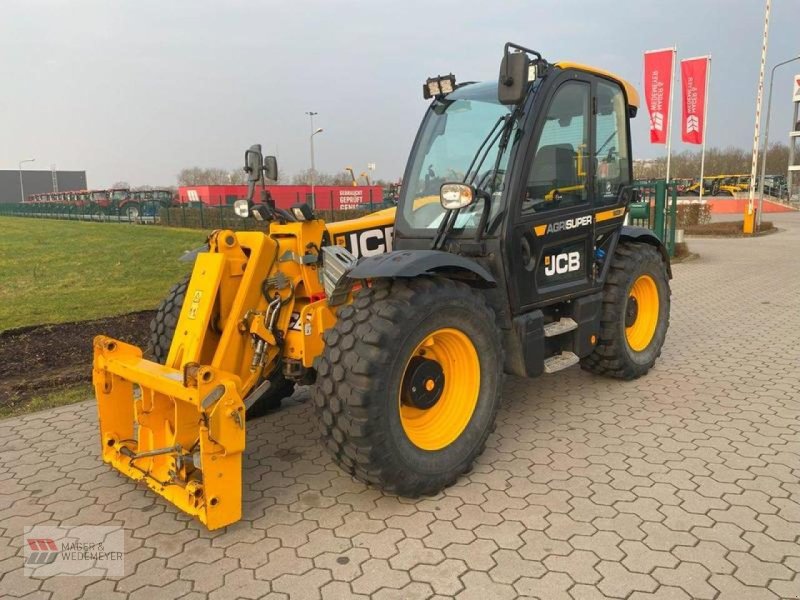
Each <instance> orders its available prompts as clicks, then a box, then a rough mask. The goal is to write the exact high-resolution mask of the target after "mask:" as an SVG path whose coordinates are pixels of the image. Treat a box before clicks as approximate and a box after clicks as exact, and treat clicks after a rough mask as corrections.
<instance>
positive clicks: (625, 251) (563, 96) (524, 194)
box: [93, 43, 671, 529]
mask: <svg viewBox="0 0 800 600" xmlns="http://www.w3.org/2000/svg"><path fill="white" fill-rule="evenodd" d="M423 96H424V97H425V98H426V99H429V100H430V106H429V107H428V109H427V111H426V113H425V116H424V119H423V121H422V125H421V126H420V129H419V132H418V134H417V137H416V140H415V141H414V144H413V147H412V149H411V153H410V158H409V161H408V165H407V167H406V171H405V176H404V178H403V187H402V191H401V196H400V199H399V202H398V205H397V207H396V208H391V209H387V210H384V211H380V212H377V213H374V214H372V215H368V216H366V217H364V218H361V219H357V220H352V221H343V222H336V223H325V222H324V221H323V220H321V219H320V218H318V217H317V216H316V215H315V214H314V213H313V211H312V209H311V208H310V207H309V206H308V205H306V204H298V205H295V206H293V207H292V208H291V209H289V210H287V209H280V208H276V207H275V206H274V204H272V203H270V202H268V201H267V202H260V203H254V202H253V201H252V200H253V197H254V195H255V194H256V190H257V186H258V184H259V183H262V184H263V181H264V179H265V178H267V179H273V178H275V176H276V174H277V164H276V160H275V158H274V157H266V158H265V157H263V156H262V153H261V148H260V146H253V147H252V148H250V149H249V150H247V152H246V153H245V171H246V173H247V176H248V180H249V182H250V192H249V196H248V198H247V199H242V200H240V201H237V203H236V205H235V210H236V212H237V214H239V215H240V216H242V217H253V218H255V219H257V220H260V221H263V222H264V230H263V231H257V232H235V231H229V230H218V231H214V232H213V233H212V234H211V235H210V237H209V239H208V244H207V246H206V247H205V248H204V249H202V251H199V252H197V253H196V254H195V264H194V269H193V271H192V274H191V277H190V278H189V279H188V280H185V281H182V282H180V283H178V284H176V285H175V286H174V287H173V288H172V290H171V291H170V294H169V296H168V297H167V298H166V299H165V301H164V302H163V303H162V305H161V307H160V308H159V310H158V313H157V315H156V317H155V319H154V321H153V323H152V326H151V339H152V343H151V346H152V348H151V350H152V352H151V354H150V355H148V356H147V357H145V356H144V355H143V352H142V350H141V349H139V348H136V347H134V346H131V345H129V344H125V343H123V342H121V341H117V340H114V339H110V338H108V337H105V336H98V337H97V338H96V339H95V341H94V370H93V378H94V386H95V390H96V395H97V404H98V411H99V420H100V439H101V449H102V457H103V460H104V461H105V462H107V463H109V464H111V465H112V466H113V467H115V468H116V469H118V470H119V471H121V472H122V473H124V474H125V475H127V476H129V477H131V478H132V479H135V480H141V481H144V482H145V483H146V484H147V485H148V486H149V487H150V488H151V489H152V490H154V491H155V492H157V493H158V494H160V495H161V496H163V497H164V498H166V499H167V500H169V501H170V502H172V503H174V504H175V505H176V506H178V507H179V508H180V509H181V510H183V511H185V512H187V513H189V514H191V515H194V516H195V517H197V518H199V519H200V520H201V521H202V522H203V523H204V524H205V525H206V526H207V527H208V528H210V529H214V528H218V527H223V526H225V525H228V524H230V523H233V522H235V521H237V520H238V519H239V518H240V517H241V489H242V484H241V469H242V452H243V450H244V448H245V429H246V427H247V419H248V418H250V417H253V416H255V415H258V414H262V413H263V412H265V411H266V410H267V409H269V408H271V407H275V406H277V405H278V404H279V403H280V401H281V399H282V398H284V397H286V396H288V395H290V394H291V393H292V390H293V387H294V386H295V385H296V384H309V385H312V386H313V388H312V398H313V404H314V411H315V415H316V419H317V421H318V425H319V431H320V435H321V438H322V443H323V444H324V445H325V446H326V448H327V449H328V451H329V452H330V454H331V456H332V457H333V459H334V461H335V462H336V463H337V464H338V465H339V466H340V467H341V468H342V469H343V470H345V471H347V472H348V473H351V474H352V475H354V476H355V477H357V478H358V479H360V480H361V481H364V482H367V483H371V484H375V485H378V486H380V487H382V488H383V489H386V490H388V491H391V492H393V493H397V494H400V495H406V496H412V497H413V496H418V495H421V494H430V493H435V492H437V491H439V490H441V489H442V488H444V487H445V486H448V485H450V484H452V483H453V482H455V481H456V479H457V478H458V477H459V476H460V475H461V474H463V473H464V472H466V471H467V470H468V469H469V468H470V465H471V464H472V462H473V460H474V459H475V458H476V457H477V456H478V455H479V454H480V453H481V451H482V450H483V448H484V445H485V443H486V439H487V437H488V435H489V433H490V431H491V430H492V428H493V425H494V421H495V416H496V413H497V410H498V407H499V405H500V394H501V384H502V381H503V373H504V372H505V373H510V374H513V375H517V376H522V377H534V376H537V375H540V374H542V373H553V372H556V371H559V370H561V369H564V368H567V367H569V366H571V365H574V364H578V363H580V365H581V366H582V367H583V368H584V369H587V370H589V371H591V372H594V373H599V374H603V375H610V376H614V377H619V378H623V379H632V378H635V377H639V376H641V375H644V374H645V373H647V371H648V370H649V369H650V368H651V367H652V366H653V364H654V362H655V360H656V358H657V357H658V356H659V354H660V352H661V347H662V344H663V342H664V337H665V335H666V331H667V326H668V321H669V305H670V289H669V279H670V277H671V272H670V264H669V258H668V255H667V252H666V250H665V249H664V247H663V245H662V244H661V242H660V241H659V240H658V238H657V237H656V236H655V235H653V233H652V232H650V231H649V230H647V229H642V228H636V227H629V226H626V225H624V219H625V215H626V211H627V207H628V204H629V203H630V202H631V200H632V198H633V197H634V192H633V189H632V187H631V186H630V184H631V173H632V164H631V151H630V146H631V144H630V127H629V120H630V118H632V117H633V116H635V114H636V111H637V107H638V103H639V100H638V96H637V94H636V91H635V90H634V89H633V88H632V86H630V85H629V84H628V83H626V82H625V81H623V80H622V79H620V78H619V77H616V76H614V75H612V74H610V73H608V72H606V71H603V70H600V69H596V68H592V67H588V66H584V65H580V64H575V63H566V62H561V63H550V62H548V61H546V60H545V59H544V58H542V56H541V54H539V53H538V52H536V51H534V50H531V49H528V48H524V47H521V46H518V45H516V44H511V43H508V44H506V45H505V48H504V51H503V57H502V61H501V66H500V72H499V77H498V81H497V82H486V83H465V84H460V85H458V84H456V81H455V77H454V76H453V75H452V74H450V75H447V76H437V77H432V78H430V79H428V80H427V81H426V82H425V84H424V87H423Z"/></svg>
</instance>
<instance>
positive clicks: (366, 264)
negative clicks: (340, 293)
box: [347, 250, 497, 288]
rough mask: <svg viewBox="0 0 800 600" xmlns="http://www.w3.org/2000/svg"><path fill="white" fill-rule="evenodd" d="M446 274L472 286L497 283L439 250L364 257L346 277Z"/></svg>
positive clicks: (477, 268)
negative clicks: (463, 280)
mask: <svg viewBox="0 0 800 600" xmlns="http://www.w3.org/2000/svg"><path fill="white" fill-rule="evenodd" d="M420 275H449V276H454V277H456V278H458V279H466V280H467V283H469V284H471V285H474V286H476V287H482V288H486V287H495V286H496V285H497V282H496V281H495V279H494V277H492V275H491V273H489V271H487V270H486V269H485V268H484V267H483V266H481V265H480V264H478V263H477V262H475V261H474V260H470V259H469V258H466V257H464V256H459V255H458V254H451V253H449V252H443V251H441V250H393V251H391V252H386V253H384V254H378V255H375V256H367V257H364V258H362V259H361V260H359V261H358V263H357V264H356V266H355V267H353V269H352V270H351V271H350V272H349V273H348V274H347V276H348V277H349V278H350V279H378V278H386V277H389V278H391V277H418V276H420Z"/></svg>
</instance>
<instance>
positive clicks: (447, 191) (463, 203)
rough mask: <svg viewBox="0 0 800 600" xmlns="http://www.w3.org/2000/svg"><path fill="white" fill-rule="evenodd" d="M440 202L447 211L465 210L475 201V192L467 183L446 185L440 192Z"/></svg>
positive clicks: (443, 185)
mask: <svg viewBox="0 0 800 600" xmlns="http://www.w3.org/2000/svg"><path fill="white" fill-rule="evenodd" d="M439 201H440V202H441V204H442V207H443V208H445V209H446V210H458V209H459V208H465V207H467V206H469V205H470V204H472V203H473V202H474V201H475V190H473V189H472V187H471V186H469V185H467V184H466V183H444V184H442V187H441V189H440V190H439Z"/></svg>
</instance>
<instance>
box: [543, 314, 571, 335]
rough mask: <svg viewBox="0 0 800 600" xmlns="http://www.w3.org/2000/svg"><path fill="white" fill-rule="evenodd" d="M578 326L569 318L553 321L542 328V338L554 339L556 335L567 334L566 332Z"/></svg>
mask: <svg viewBox="0 0 800 600" xmlns="http://www.w3.org/2000/svg"><path fill="white" fill-rule="evenodd" d="M577 328H578V324H577V323H576V322H575V320H574V319H570V318H569V317H564V318H561V319H559V320H558V321H553V322H552V323H548V324H547V325H545V326H544V337H555V336H557V335H561V334H562V333H567V332H568V331H572V330H573V329H577Z"/></svg>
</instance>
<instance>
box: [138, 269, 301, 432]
mask: <svg viewBox="0 0 800 600" xmlns="http://www.w3.org/2000/svg"><path fill="white" fill-rule="evenodd" d="M188 286H189V275H187V276H186V277H184V278H183V279H181V280H180V281H179V282H178V283H176V284H175V285H173V286H172V287H171V288H170V290H169V293H167V297H166V298H164V300H162V301H161V304H160V305H159V307H158V310H157V311H156V316H155V317H153V320H152V321H150V344H149V346H148V351H149V354H151V355H152V356H153V358H154V359H155V360H156V361H157V362H159V363H161V364H162V365H163V364H164V363H166V362H167V356H168V355H169V347H170V345H171V344H172V337H173V336H174V335H175V328H176V327H177V325H178V318H179V317H180V315H181V307H182V306H183V302H184V300H185V299H186V288H187V287H188ZM269 381H270V388H269V390H267V391H266V392H265V393H264V394H263V395H262V396H261V397H260V398H258V399H257V400H256V401H255V402H254V403H253V404H252V405H251V406H250V408H248V409H247V415H246V416H247V418H248V419H250V418H256V417H260V416H262V415H264V414H266V413H267V412H269V411H271V410H275V409H277V408H280V406H281V401H282V400H283V399H284V398H288V397H289V396H291V395H292V394H293V393H294V382H293V381H289V380H288V379H286V378H285V377H284V376H283V373H282V372H281V371H280V365H278V369H277V371H276V372H275V373H273V374H272V375H271V376H270V377H269Z"/></svg>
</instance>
